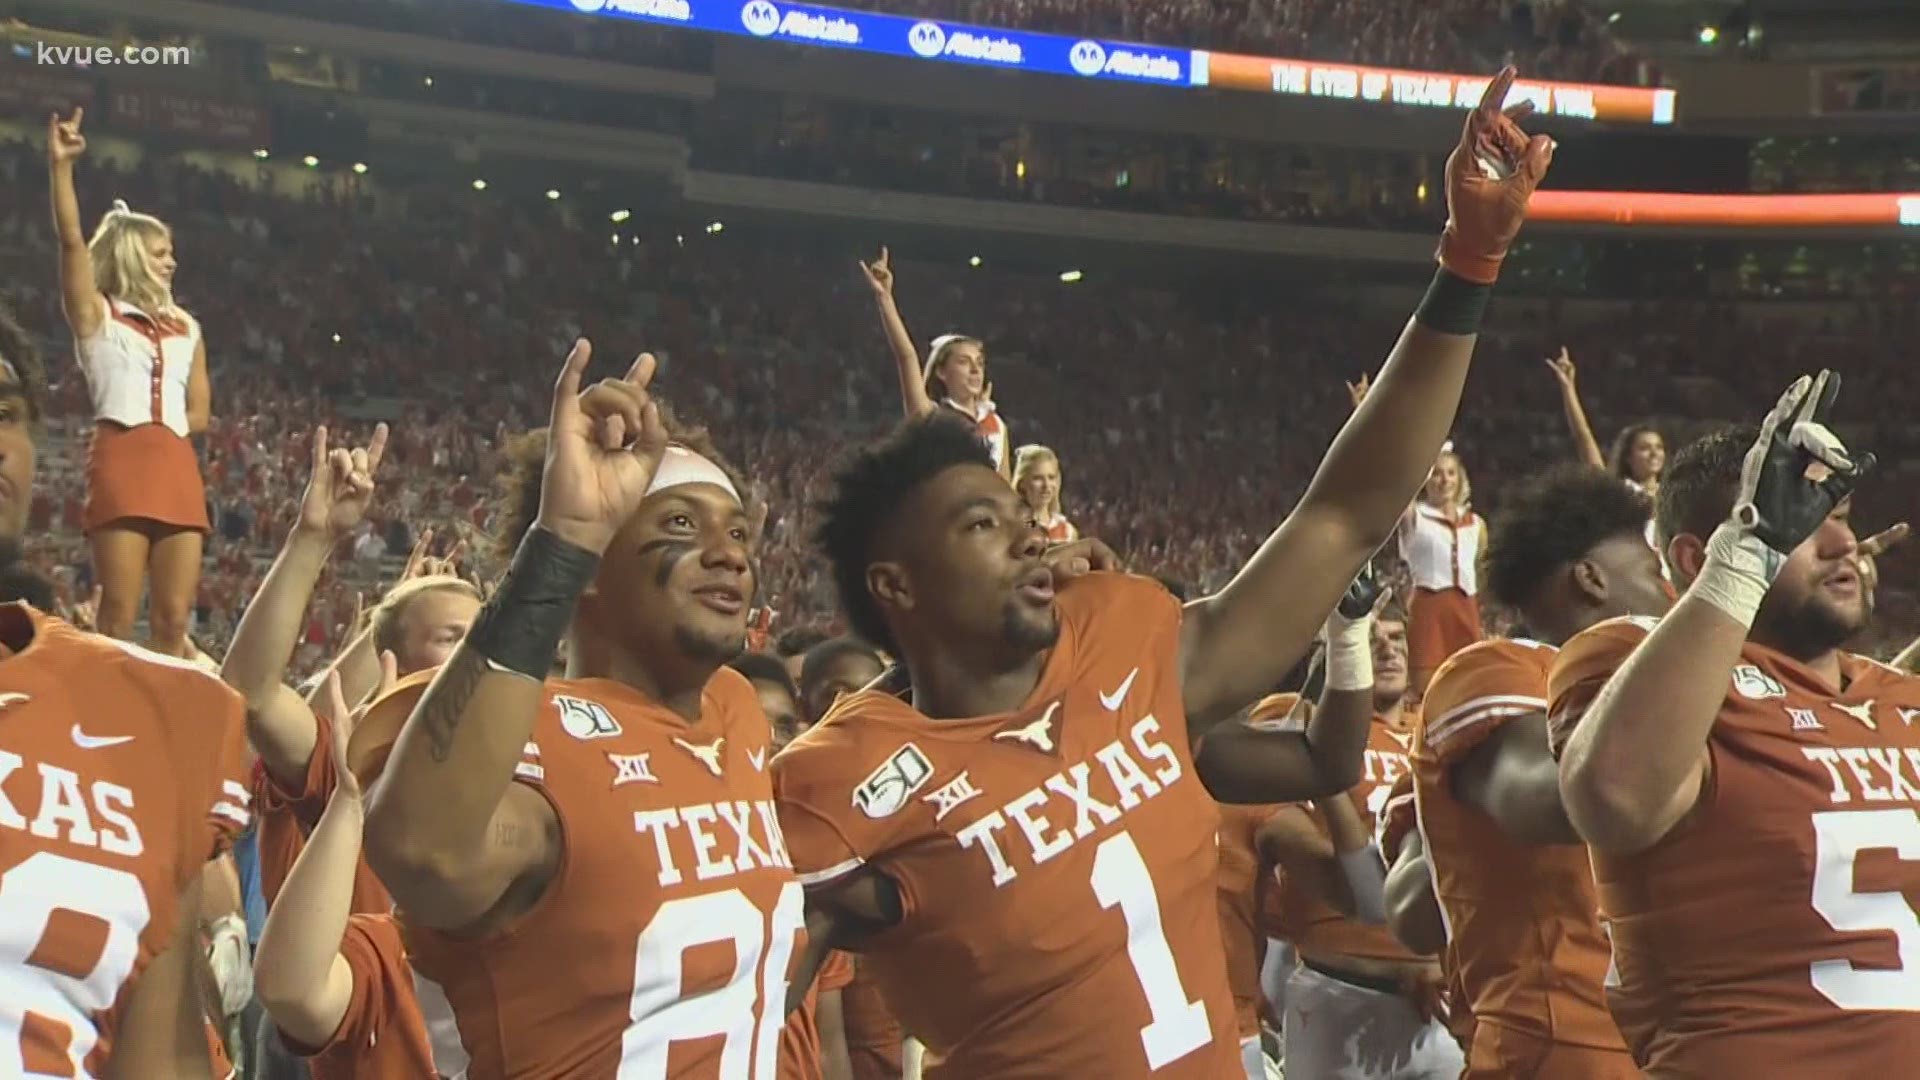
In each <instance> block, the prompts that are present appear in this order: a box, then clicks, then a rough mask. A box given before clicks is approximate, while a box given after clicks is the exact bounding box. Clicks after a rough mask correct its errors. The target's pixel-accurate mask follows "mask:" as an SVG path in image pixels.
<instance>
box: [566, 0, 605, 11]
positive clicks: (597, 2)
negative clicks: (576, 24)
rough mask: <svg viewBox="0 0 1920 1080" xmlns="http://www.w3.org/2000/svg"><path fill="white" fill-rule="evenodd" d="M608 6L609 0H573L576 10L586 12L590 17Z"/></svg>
mask: <svg viewBox="0 0 1920 1080" xmlns="http://www.w3.org/2000/svg"><path fill="white" fill-rule="evenodd" d="M606 6H607V0H573V7H574V10H576V11H584V12H586V13H587V14H589V15H591V14H593V13H594V12H596V11H599V10H600V9H601V8H603V7H606Z"/></svg>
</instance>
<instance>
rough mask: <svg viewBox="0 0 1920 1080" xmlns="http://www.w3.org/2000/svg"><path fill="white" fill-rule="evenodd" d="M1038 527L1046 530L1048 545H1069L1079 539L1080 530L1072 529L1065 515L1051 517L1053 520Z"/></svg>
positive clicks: (1071, 523) (1071, 524)
mask: <svg viewBox="0 0 1920 1080" xmlns="http://www.w3.org/2000/svg"><path fill="white" fill-rule="evenodd" d="M1040 527H1041V528H1042V529H1045V530H1046V533H1047V543H1049V544H1071V543H1073V542H1074V541H1075V540H1078V539H1080V530H1079V529H1076V528H1074V527H1073V522H1071V521H1068V520H1067V515H1065V514H1055V515H1053V520H1051V521H1047V522H1043V523H1042V524H1041V526H1040Z"/></svg>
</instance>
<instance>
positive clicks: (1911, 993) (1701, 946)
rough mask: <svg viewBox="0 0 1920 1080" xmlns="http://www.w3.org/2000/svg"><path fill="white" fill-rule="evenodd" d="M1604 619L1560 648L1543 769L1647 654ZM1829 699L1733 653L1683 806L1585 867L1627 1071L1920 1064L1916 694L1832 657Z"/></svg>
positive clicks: (1907, 1072)
mask: <svg viewBox="0 0 1920 1080" xmlns="http://www.w3.org/2000/svg"><path fill="white" fill-rule="evenodd" d="M1652 625H1654V624H1653V623H1652V622H1651V621H1650V620H1631V619H1616V620H1612V621H1610V622H1605V623H1601V624H1599V625H1598V626H1595V627H1593V628H1591V629H1589V630H1587V631H1585V632H1584V633H1582V634H1580V635H1578V636H1576V637H1575V638H1573V639H1572V640H1571V641H1569V642H1567V644H1566V645H1565V646H1564V647H1563V648H1562V649H1561V651H1560V655H1559V657H1558V659H1557V661H1556V662H1555V664H1554V668H1553V673H1552V675H1551V678H1550V694H1551V698H1552V703H1551V706H1550V711H1549V713H1548V733H1549V737H1550V740H1551V742H1552V745H1553V749H1554V752H1555V753H1556V754H1558V753H1559V752H1560V750H1561V749H1562V748H1563V747H1564V746H1565V745H1566V742H1567V740H1568V738H1570V737H1571V734H1572V730H1573V728H1574V726H1575V725H1576V724H1578V723H1579V720H1580V717H1581V715H1582V713H1584V712H1585V710H1586V709H1587V708H1588V706H1590V705H1591V704H1592V702H1593V700H1594V696H1595V695H1596V694H1597V693H1599V691H1600V689H1601V687H1603V686H1604V685H1605V684H1606V681H1607V679H1608V678H1609V677H1611V676H1612V674H1613V673H1614V672H1615V671H1617V670H1619V668H1620V666H1621V665H1622V664H1623V663H1624V662H1625V661H1626V659H1627V657H1628V656H1629V655H1631V653H1632V652H1633V649H1634V648H1635V647H1636V646H1637V645H1638V644H1639V643H1640V642H1641V641H1642V640H1643V639H1644V638H1645V637H1646V634H1647V630H1648V628H1649V627H1651V626H1652ZM1841 670H1842V672H1843V675H1844V679H1845V686H1844V687H1843V688H1836V687H1832V686H1828V685H1826V684H1825V682H1824V680H1823V679H1822V678H1821V677H1820V676H1819V675H1817V674H1815V673H1814V672H1813V671H1811V670H1810V669H1808V668H1807V667H1805V666H1804V665H1801V664H1799V663H1796V662H1795V661H1794V660H1792V659H1790V658H1788V657H1786V656H1784V655H1782V654H1780V653H1777V652H1774V651H1772V650H1770V649H1766V648H1762V647H1760V646H1758V645H1754V644H1751V643H1749V644H1748V645H1747V646H1746V647H1745V648H1744V649H1743V650H1742V651H1741V655H1740V662H1739V663H1738V664H1737V665H1736V666H1735V667H1734V669H1733V671H1732V673H1731V676H1730V677H1729V679H1728V682H1727V689H1726V698H1725V700H1724V701H1723V703H1722V704H1721V707H1720V714H1719V716H1718V718H1717V719H1716V720H1715V721H1714V726H1713V732H1712V735H1711V737H1710V738H1709V740H1708V743H1707V752H1708V755H1709V757H1710V759H1711V762H1712V765H1711V769H1712V771H1711V773H1710V774H1709V776H1708V779H1707V780H1706V782H1705V784H1704V786H1703V788H1702V790H1701V794H1700V801H1699V802H1698V804H1696V805H1695V807H1694V808H1693V810H1692V811H1691V812H1690V813H1689V814H1688V815H1687V816H1686V817H1685V818H1683V819H1681V822H1680V824H1678V825H1676V826H1675V827H1674V829H1673V831H1671V832H1670V833H1668V834H1667V836H1666V837H1665V838H1664V839H1663V840H1661V841H1660V842H1659V843H1657V844H1655V845H1654V846H1653V847H1651V848H1649V849H1647V850H1646V851H1642V852H1639V853H1636V854H1633V855H1626V856H1616V855H1608V854H1604V853H1600V852H1595V853H1594V854H1593V871H1594V881H1595V884H1596V885H1597V886H1598V889H1599V894H1600V914H1601V917H1602V919H1603V920H1604V922H1605V924H1606V928H1607V931H1608V934H1609V936H1610V937H1611V939H1612V946H1613V967H1612V970H1610V971H1609V972H1608V974H1607V979H1606V992H1607V1004H1608V1007H1609V1009H1610V1010H1611V1011H1612V1013H1613V1017H1614V1019H1615V1021H1617V1022H1618V1023H1619V1026H1620V1033H1621V1034H1622V1035H1624V1036H1625V1037H1626V1040H1627V1046H1628V1048H1629V1049H1630V1050H1632V1051H1633V1055H1634V1058H1635V1060H1637V1061H1638V1062H1639V1063H1640V1064H1641V1066H1642V1067H1643V1068H1646V1069H1648V1070H1649V1071H1650V1072H1653V1073H1655V1074H1657V1075H1661V1076H1687V1077H1694V1076H1698V1077H1740V1076H1750V1077H1773V1076H1822V1077H1826V1076H1831V1077H1894V1076H1911V1075H1913V1071H1914V1067H1915V1062H1920V914H1916V911H1920V679H1916V678H1914V677H1913V676H1910V675H1906V674H1903V673H1901V672H1898V671H1895V670H1894V669H1892V668H1889V667H1886V666H1885V665H1882V664H1878V663H1875V662H1873V661H1871V660H1867V659H1865V658H1862V657H1857V656H1851V655H1843V656H1842V657H1841Z"/></svg>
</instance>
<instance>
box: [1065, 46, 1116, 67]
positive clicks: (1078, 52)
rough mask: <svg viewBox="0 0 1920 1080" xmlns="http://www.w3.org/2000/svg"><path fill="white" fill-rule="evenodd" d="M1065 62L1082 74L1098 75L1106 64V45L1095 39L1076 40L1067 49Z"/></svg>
mask: <svg viewBox="0 0 1920 1080" xmlns="http://www.w3.org/2000/svg"><path fill="white" fill-rule="evenodd" d="M1067 63H1069V64H1072V65H1073V70H1075V71H1077V72H1079V73H1080V74H1082V75H1098V74H1100V72H1102V71H1103V70H1105V69H1106V66H1107V50H1106V47H1105V46H1103V45H1101V44H1100V43H1099V42H1097V41H1076V42H1074V43H1073V48H1072V49H1070V50H1068V51H1067Z"/></svg>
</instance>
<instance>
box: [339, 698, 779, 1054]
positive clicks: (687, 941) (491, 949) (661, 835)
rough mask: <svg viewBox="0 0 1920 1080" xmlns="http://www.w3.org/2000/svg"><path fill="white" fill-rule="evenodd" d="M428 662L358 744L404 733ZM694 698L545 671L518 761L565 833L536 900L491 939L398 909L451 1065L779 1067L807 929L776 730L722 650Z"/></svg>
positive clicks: (426, 1010) (441, 1050) (427, 1010)
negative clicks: (410, 919) (696, 702)
mask: <svg viewBox="0 0 1920 1080" xmlns="http://www.w3.org/2000/svg"><path fill="white" fill-rule="evenodd" d="M433 675H434V672H431V671H428V672H421V673H419V674H417V675H414V676H411V677H409V678H408V679H407V680H404V681H402V682H401V683H400V685H399V686H398V687H397V688H395V690H394V691H393V693H392V694H390V695H388V696H387V697H386V698H383V699H382V700H381V701H380V702H379V703H378V704H377V705H376V706H375V708H374V711H373V712H372V713H371V714H369V716H368V717H367V719H366V720H364V721H362V726H363V729H364V728H372V729H373V732H372V734H371V735H369V736H367V737H366V738H363V737H362V733H356V735H355V739H354V742H355V750H354V753H353V760H355V761H362V760H373V759H376V758H377V756H378V754H379V753H380V751H378V750H375V751H372V752H370V753H363V752H362V747H369V746H376V745H377V744H378V743H380V742H384V743H387V744H391V742H392V740H393V738H394V736H395V735H397V733H398V730H399V727H400V724H401V723H402V722H403V721H404V719H405V718H406V716H407V714H408V713H409V712H411V711H412V709H413V706H414V704H415V702H417V701H418V700H419V698H420V695H421V693H422V692H423V691H424V690H425V689H426V686H427V684H428V683H429V682H430V681H431V680H432V677H433ZM700 709H701V722H700V724H699V726H697V727H689V726H688V725H687V723H686V722H685V721H684V720H682V719H681V718H680V717H679V716H677V715H676V714H674V713H672V712H670V711H669V710H667V709H666V708H665V707H663V706H661V705H659V704H656V703H655V702H654V701H652V700H651V699H650V698H648V697H646V696H645V695H643V694H641V693H640V692H639V691H637V690H634V689H633V688H632V687H629V686H627V685H625V684H623V683H618V682H614V681H611V680H607V679H549V680H548V681H547V683H546V697H545V700H544V701H543V702H542V703H541V707H540V715H539V718H538V719H537V720H536V721H535V723H534V727H533V738H532V740H531V741H530V742H528V743H527V744H526V748H525V750H524V751H523V752H522V757H521V760H520V763H519V765H518V766H516V768H515V773H514V779H515V781H516V782H518V783H522V784H526V785H528V786H529V787H532V788H533V789H534V790H536V791H538V792H540V793H541V794H542V795H543V796H545V797H546V799H547V801H548V802H549V803H550V804H552V806H553V811H554V814H555V815H556V816H557V817H558V818H559V821H560V830H561V833H562V835H563V837H564V839H563V841H562V843H563V844H564V847H565V850H564V852H563V855H562V857H561V859H560V865H559V869H558V871H557V872H556V873H555V874H554V876H553V878H552V880H550V881H549V882H548V883H547V885H546V889H545V892H544V893H543V894H542V896H541V898H540V900H539V901H538V902H537V903H536V904H535V905H534V906H533V908H532V909H531V910H529V911H528V912H527V913H526V914H525V915H522V916H521V917H520V918H519V919H517V920H515V921H514V922H513V923H511V924H510V925H508V926H507V927H506V928H505V929H503V930H500V931H498V932H496V933H494V934H492V935H490V936H487V937H481V938H475V937H461V936H458V935H454V934H448V933H443V932H439V931H435V930H432V929H429V928H426V927H420V926H412V925H408V924H407V921H406V913H405V911H404V909H403V910H401V911H400V912H399V919H400V922H401V929H402V931H403V932H404V934H405V936H406V943H407V956H408V957H409V959H410V960H411V961H412V963H413V968H414V971H415V973H416V975H417V976H418V978H419V992H420V1002H421V1011H422V1013H423V1014H424V1015H425V1016H426V1019H427V1023H428V1026H429V1029H430V1030H432V1031H434V1032H436V1037H435V1041H434V1054H435V1059H436V1061H438V1063H439V1066H440V1070H441V1072H443V1073H445V1074H446V1075H449V1076H459V1075H463V1073H464V1074H465V1075H469V1076H472V1077H475V1078H481V1077H500V1076H528V1077H534V1076H537V1077H540V1078H542V1080H548V1078H552V1080H562V1078H579V1080H587V1078H592V1080H603V1078H605V1077H608V1076H613V1075H615V1072H616V1070H618V1071H619V1072H620V1074H621V1075H634V1076H651V1077H674V1078H681V1077H686V1078H696V1077H697V1078H706V1077H720V1076H725V1077H727V1078H729V1080H734V1078H742V1080H773V1077H774V1076H775V1071H776V1062H777V1059H778V1050H779V1045H780V1031H781V1027H782V1020H783V1015H782V1010H783V1009H784V1008H785V998H786V985H787V975H788V969H789V966H790V962H791V959H792V957H793V955H794V950H795V948H796V947H797V946H799V945H801V944H803V943H804V942H805V940H806V931H805V923H804V919H803V917H802V910H801V909H802V905H803V897H802V894H801V890H800V885H799V883H798V882H797V881H795V880H794V876H793V866H792V863H791V861H790V860H789V859H788V857H787V852H786V845H785V843H784V842H783V841H782V838H781V832H780V826H779V823H778V822H777V821H776V819H775V817H774V805H773V788H772V786H771V784H770V782H769V780H768V774H767V772H766V768H767V753H768V747H769V745H770V743H771V736H772V730H771V728H770V726H769V725H768V723H767V718H766V715H765V714H764V713H762V712H761V710H760V701H759V697H758V695H757V694H756V693H755V692H754V690H753V687H752V685H751V684H750V683H748V682H747V680H746V678H745V677H744V676H742V675H740V674H739V673H738V672H735V671H733V670H731V669H728V668H723V669H721V670H720V671H718V672H716V673H715V674H714V676H713V678H712V680H711V681H709V682H708V683H707V686H706V689H705V691H704V692H703V693H702V695H701V704H700ZM692 1002H699V1003H700V1004H699V1005H698V1006H697V1007H696V1006H695V1005H693V1004H691V1003H692ZM444 1012H450V1013H451V1016H450V1019H451V1020H452V1021H453V1023H452V1024H447V1023H445V1021H446V1020H448V1019H449V1017H448V1016H446V1015H444ZM440 1033H444V1035H445V1037H444V1038H442V1037H441V1034H440Z"/></svg>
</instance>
